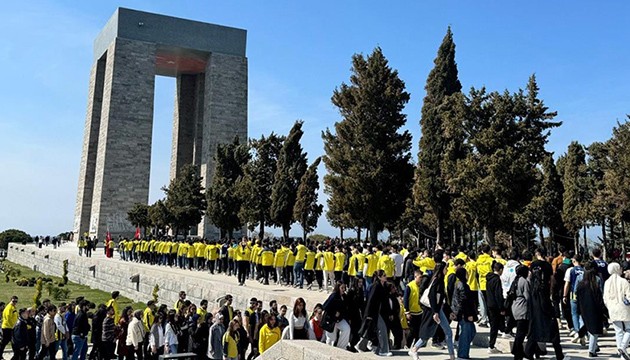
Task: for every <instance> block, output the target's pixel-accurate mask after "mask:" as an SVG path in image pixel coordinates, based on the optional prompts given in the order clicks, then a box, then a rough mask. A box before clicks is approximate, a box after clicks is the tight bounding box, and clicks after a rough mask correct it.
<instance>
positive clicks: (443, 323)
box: [413, 309, 455, 355]
mask: <svg viewBox="0 0 630 360" xmlns="http://www.w3.org/2000/svg"><path fill="white" fill-rule="evenodd" d="M439 316H440V327H441V328H442V330H443V331H444V335H445V336H446V347H447V348H448V354H449V355H454V354H455V349H454V347H453V330H451V327H450V326H449V323H448V319H447V318H446V315H444V311H443V310H442V309H440V315H439ZM431 337H433V335H431ZM427 340H428V339H422V338H421V339H418V341H416V343H415V344H414V346H413V347H414V348H416V349H419V348H421V347H422V346H424V345H425V344H426V343H427Z"/></svg>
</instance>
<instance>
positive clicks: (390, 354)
mask: <svg viewBox="0 0 630 360" xmlns="http://www.w3.org/2000/svg"><path fill="white" fill-rule="evenodd" d="M378 356H394V354H392V352H391V351H390V352H386V353H378Z"/></svg>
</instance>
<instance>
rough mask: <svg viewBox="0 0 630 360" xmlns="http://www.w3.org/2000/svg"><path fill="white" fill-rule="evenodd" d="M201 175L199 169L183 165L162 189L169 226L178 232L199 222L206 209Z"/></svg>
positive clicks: (186, 230)
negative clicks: (178, 172) (177, 173)
mask: <svg viewBox="0 0 630 360" xmlns="http://www.w3.org/2000/svg"><path fill="white" fill-rule="evenodd" d="M201 180H202V177H201V176H200V175H199V169H198V168H197V167H196V166H194V165H191V164H188V165H184V166H183V167H182V169H181V171H180V174H179V176H177V177H176V178H175V179H172V180H171V182H170V184H169V185H168V187H163V188H162V190H164V192H165V193H166V201H165V202H164V205H165V206H166V208H167V209H168V213H169V214H170V217H169V220H170V224H169V225H170V226H171V228H172V229H174V230H175V234H176V235H177V234H179V232H180V230H184V231H185V233H186V234H187V233H188V230H189V228H190V227H192V226H196V225H197V224H199V222H201V218H202V216H203V214H204V211H205V209H206V197H205V195H204V194H203V191H204V188H203V186H202V185H201Z"/></svg>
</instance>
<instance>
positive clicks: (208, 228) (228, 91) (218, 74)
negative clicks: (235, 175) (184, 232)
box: [197, 53, 247, 239]
mask: <svg viewBox="0 0 630 360" xmlns="http://www.w3.org/2000/svg"><path fill="white" fill-rule="evenodd" d="M235 136H238V137H239V140H240V141H241V143H245V142H247V58H245V57H240V56H231V55H225V54H219V53H211V54H210V56H209V58H208V63H207V65H206V72H205V97H204V111H203V140H202V143H203V150H202V153H201V176H202V177H203V186H204V187H205V188H206V189H207V188H209V187H210V186H211V184H212V177H213V175H214V168H215V160H214V154H215V153H216V150H217V145H219V144H226V143H230V142H232V141H233V140H234V137H235ZM197 233H198V234H199V235H201V236H204V237H206V238H213V239H218V237H219V235H220V233H219V230H218V229H217V228H216V227H215V226H213V225H212V223H211V222H210V220H209V219H208V217H207V216H204V218H203V220H202V221H201V223H200V224H199V228H198V232H197ZM236 234H238V233H236ZM235 236H236V235H235Z"/></svg>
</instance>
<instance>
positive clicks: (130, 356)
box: [125, 343, 187, 360]
mask: <svg viewBox="0 0 630 360" xmlns="http://www.w3.org/2000/svg"><path fill="white" fill-rule="evenodd" d="M142 346H143V345H142V343H140V344H138V350H136V349H134V347H133V345H127V356H125V360H134V355H135V359H138V360H142V359H143V357H142V355H143V354H142ZM182 352H187V351H185V350H184V351H182Z"/></svg>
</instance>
